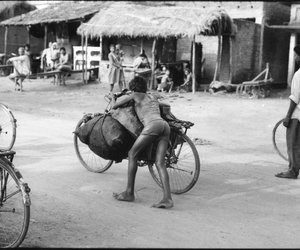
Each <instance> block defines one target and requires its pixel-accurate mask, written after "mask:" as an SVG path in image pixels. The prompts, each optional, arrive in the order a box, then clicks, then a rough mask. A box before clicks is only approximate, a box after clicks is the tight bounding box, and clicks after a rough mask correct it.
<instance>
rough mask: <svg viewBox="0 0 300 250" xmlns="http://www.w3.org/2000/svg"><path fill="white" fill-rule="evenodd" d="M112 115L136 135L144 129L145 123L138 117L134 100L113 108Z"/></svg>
mask: <svg viewBox="0 0 300 250" xmlns="http://www.w3.org/2000/svg"><path fill="white" fill-rule="evenodd" d="M110 112H111V116H112V117H113V118H115V119H116V120H118V122H120V123H121V124H122V125H123V126H124V127H125V128H126V129H127V130H128V131H129V132H130V133H131V135H133V136H134V137H138V136H139V135H140V133H141V131H142V129H143V124H142V123H141V122H140V120H139V119H138V117H137V115H136V112H135V109H134V102H133V101H132V102H129V103H128V104H127V105H124V106H122V107H120V108H118V109H115V110H111V111H110Z"/></svg>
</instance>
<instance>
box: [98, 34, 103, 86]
mask: <svg viewBox="0 0 300 250" xmlns="http://www.w3.org/2000/svg"><path fill="white" fill-rule="evenodd" d="M101 61H102V36H100V58H99V69H98V81H99V82H101V77H100V65H101Z"/></svg>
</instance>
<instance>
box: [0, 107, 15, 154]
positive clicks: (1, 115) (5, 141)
mask: <svg viewBox="0 0 300 250" xmlns="http://www.w3.org/2000/svg"><path fill="white" fill-rule="evenodd" d="M16 127H17V125H16V119H15V117H14V115H13V113H12V112H11V111H10V109H9V108H8V107H7V106H5V105H4V104H2V103H0V150H1V151H9V150H11V149H12V147H13V146H14V143H15V140H16V131H17V129H16Z"/></svg>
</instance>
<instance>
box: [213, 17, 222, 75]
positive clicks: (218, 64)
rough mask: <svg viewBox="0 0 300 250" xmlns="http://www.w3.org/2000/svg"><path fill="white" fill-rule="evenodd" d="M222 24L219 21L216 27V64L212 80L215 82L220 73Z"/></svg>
mask: <svg viewBox="0 0 300 250" xmlns="http://www.w3.org/2000/svg"><path fill="white" fill-rule="evenodd" d="M221 33H222V23H221V21H219V27H218V55H217V62H216V68H215V73H214V80H213V81H216V80H217V79H219V73H220V66H221V51H222V35H221Z"/></svg>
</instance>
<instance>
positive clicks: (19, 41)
mask: <svg viewBox="0 0 300 250" xmlns="http://www.w3.org/2000/svg"><path fill="white" fill-rule="evenodd" d="M4 30H5V28H4V27H0V34H1V36H0V37H1V39H0V52H1V53H3V52H4V33H5V32H4ZM27 37H28V32H27V29H26V27H24V26H10V27H9V28H8V36H7V53H17V52H18V48H19V47H20V46H24V45H25V43H26V41H27Z"/></svg>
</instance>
